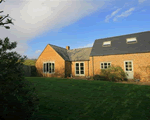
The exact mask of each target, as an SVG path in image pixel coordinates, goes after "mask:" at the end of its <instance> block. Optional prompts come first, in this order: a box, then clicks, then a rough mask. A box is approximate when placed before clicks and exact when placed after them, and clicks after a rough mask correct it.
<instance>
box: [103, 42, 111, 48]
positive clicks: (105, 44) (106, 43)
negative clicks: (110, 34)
mask: <svg viewBox="0 0 150 120" xmlns="http://www.w3.org/2000/svg"><path fill="white" fill-rule="evenodd" d="M110 45H111V41H106V42H103V47H109V46H110Z"/></svg>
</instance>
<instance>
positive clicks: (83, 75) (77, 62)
mask: <svg viewBox="0 0 150 120" xmlns="http://www.w3.org/2000/svg"><path fill="white" fill-rule="evenodd" d="M76 63H79V74H76ZM80 63H83V65H84V74H81V73H80V71H81V70H80ZM75 76H85V63H84V62H75Z"/></svg>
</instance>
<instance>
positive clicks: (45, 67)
mask: <svg viewBox="0 0 150 120" xmlns="http://www.w3.org/2000/svg"><path fill="white" fill-rule="evenodd" d="M43 69H44V72H46V64H45V63H44V68H43Z"/></svg>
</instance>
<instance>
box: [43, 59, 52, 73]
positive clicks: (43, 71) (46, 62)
mask: <svg viewBox="0 0 150 120" xmlns="http://www.w3.org/2000/svg"><path fill="white" fill-rule="evenodd" d="M45 63H51V64H52V63H54V72H51V73H50V72H44V64H45ZM46 69H47V64H46ZM51 69H52V65H51ZM48 70H49V64H48ZM43 73H49V74H54V73H55V62H54V61H47V62H43Z"/></svg>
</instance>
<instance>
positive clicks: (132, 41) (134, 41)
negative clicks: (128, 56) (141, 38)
mask: <svg viewBox="0 0 150 120" xmlns="http://www.w3.org/2000/svg"><path fill="white" fill-rule="evenodd" d="M129 41H131V42H129ZM126 43H127V44H134V43H137V39H136V37H133V38H127V39H126Z"/></svg>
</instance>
